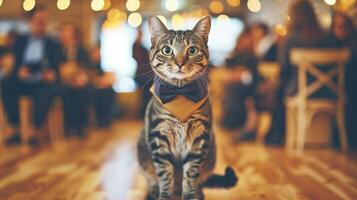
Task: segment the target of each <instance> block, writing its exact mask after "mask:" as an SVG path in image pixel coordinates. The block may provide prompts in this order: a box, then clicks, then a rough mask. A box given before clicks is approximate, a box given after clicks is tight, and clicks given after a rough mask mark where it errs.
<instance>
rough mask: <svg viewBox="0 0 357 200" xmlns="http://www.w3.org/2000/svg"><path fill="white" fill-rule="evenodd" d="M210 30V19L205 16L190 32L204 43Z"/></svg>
mask: <svg viewBox="0 0 357 200" xmlns="http://www.w3.org/2000/svg"><path fill="white" fill-rule="evenodd" d="M210 30H211V17H210V16H206V17H203V18H201V19H200V21H198V22H197V24H196V26H195V27H194V28H193V29H192V31H193V32H194V33H196V34H198V35H199V36H200V37H201V38H202V39H203V40H204V41H205V42H206V43H207V42H208V34H209V31H210Z"/></svg>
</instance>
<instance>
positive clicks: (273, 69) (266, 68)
mask: <svg viewBox="0 0 357 200" xmlns="http://www.w3.org/2000/svg"><path fill="white" fill-rule="evenodd" d="M280 71H281V67H280V65H279V63H277V62H260V63H259V64H258V73H259V75H260V76H262V77H263V78H264V79H266V80H269V81H277V80H279V79H280Z"/></svg>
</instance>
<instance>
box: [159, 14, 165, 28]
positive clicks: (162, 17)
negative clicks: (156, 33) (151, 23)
mask: <svg viewBox="0 0 357 200" xmlns="http://www.w3.org/2000/svg"><path fill="white" fill-rule="evenodd" d="M157 17H158V18H159V19H160V20H161V22H162V23H163V24H165V26H167V19H166V17H165V16H163V15H158V16H157Z"/></svg>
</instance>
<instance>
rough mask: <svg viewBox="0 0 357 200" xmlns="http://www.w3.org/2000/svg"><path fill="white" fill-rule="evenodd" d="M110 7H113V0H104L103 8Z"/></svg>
mask: <svg viewBox="0 0 357 200" xmlns="http://www.w3.org/2000/svg"><path fill="white" fill-rule="evenodd" d="M110 7H112V1H111V0H105V1H104V7H103V8H102V10H108V9H110Z"/></svg>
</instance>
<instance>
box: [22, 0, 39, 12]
mask: <svg viewBox="0 0 357 200" xmlns="http://www.w3.org/2000/svg"><path fill="white" fill-rule="evenodd" d="M35 5H36V2H35V0H25V1H24V3H23V7H24V10H25V11H30V10H32V9H33V8H34V7H35Z"/></svg>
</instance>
